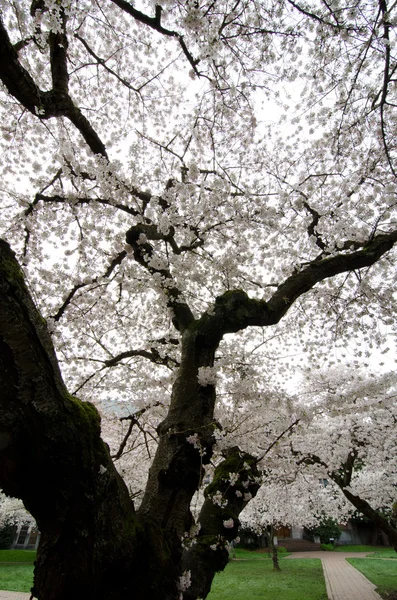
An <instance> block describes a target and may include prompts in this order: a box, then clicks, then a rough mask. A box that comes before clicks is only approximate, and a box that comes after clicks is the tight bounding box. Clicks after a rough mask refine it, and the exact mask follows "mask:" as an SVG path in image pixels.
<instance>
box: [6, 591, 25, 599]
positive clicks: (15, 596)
mask: <svg viewBox="0 0 397 600" xmlns="http://www.w3.org/2000/svg"><path fill="white" fill-rule="evenodd" d="M29 598H30V594H24V593H22V592H2V591H1V590H0V600H29Z"/></svg>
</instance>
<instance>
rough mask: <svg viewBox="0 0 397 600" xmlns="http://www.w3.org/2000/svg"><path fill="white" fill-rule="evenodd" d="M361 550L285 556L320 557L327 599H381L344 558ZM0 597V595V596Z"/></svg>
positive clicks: (355, 556) (370, 584) (298, 553)
mask: <svg viewBox="0 0 397 600" xmlns="http://www.w3.org/2000/svg"><path fill="white" fill-rule="evenodd" d="M365 556H367V555H366V554H364V553H363V552H322V551H320V552H293V553H292V554H290V555H289V556H287V557H286V558H287V559H288V558H292V559H294V558H320V559H321V562H322V565H323V571H324V578H325V583H326V586H327V594H328V598H329V600H382V598H381V596H379V594H377V592H375V585H374V584H373V583H371V582H370V581H368V579H367V578H366V577H364V575H362V573H360V572H359V571H357V569H355V568H354V567H352V565H351V564H349V563H348V562H347V560H346V558H364V557H365ZM0 598H1V596H0Z"/></svg>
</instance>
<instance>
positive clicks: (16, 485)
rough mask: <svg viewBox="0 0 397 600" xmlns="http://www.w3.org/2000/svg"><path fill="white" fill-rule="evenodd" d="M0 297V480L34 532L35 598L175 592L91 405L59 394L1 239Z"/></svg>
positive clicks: (174, 570) (156, 531) (163, 545)
mask: <svg viewBox="0 0 397 600" xmlns="http://www.w3.org/2000/svg"><path fill="white" fill-rule="evenodd" d="M0 294H1V298H2V303H1V310H0V381H1V399H0V487H1V488H2V489H3V490H4V491H5V493H6V494H9V495H11V496H14V497H18V498H22V500H23V501H24V503H25V506H26V508H27V509H28V510H29V511H30V512H31V513H32V515H33V516H34V517H35V519H36V520H37V524H38V527H39V529H40V531H41V541H40V546H39V552H38V557H37V562H36V567H35V579H34V590H33V593H34V595H35V596H36V597H38V598H40V599H42V600H63V599H65V600H66V599H70V598H85V599H89V598H95V599H101V598H103V599H105V598H106V600H113V599H114V600H119V599H121V598H125V597H130V598H136V599H140V600H143V599H145V598H146V599H147V598H149V597H150V598H158V599H160V598H161V599H164V598H167V599H171V598H175V597H176V594H177V591H176V584H175V582H176V580H177V575H178V567H177V565H176V564H175V560H174V558H175V549H173V548H172V546H171V545H170V544H169V543H168V541H167V539H166V536H165V535H164V534H163V532H162V530H161V528H158V527H154V526H153V525H152V524H151V523H150V522H148V521H145V519H143V518H142V517H139V518H138V517H137V515H136V513H135V511H134V506H133V503H132V502H131V500H130V498H129V495H128V491H127V488H126V486H125V484H124V482H123V481H122V479H121V478H120V476H119V475H118V473H117V471H116V470H115V468H114V466H113V463H112V461H111V459H110V456H109V452H108V449H107V446H106V445H105V444H104V442H103V441H102V439H101V437H100V418H99V415H98V413H97V411H96V409H95V407H94V406H93V405H91V404H89V403H86V402H80V401H79V400H78V399H76V398H73V397H71V396H69V394H68V393H67V390H66V388H65V385H64V383H63V381H62V377H61V374H60V371H59V368H58V364H57V360H56V356H55V353H54V350H53V347H52V342H51V338H50V336H49V334H48V331H47V328H46V324H45V322H44V321H43V319H42V318H41V316H40V315H39V313H38V311H37V309H36V307H35V306H34V304H33V302H32V300H31V297H30V294H29V292H28V290H27V288H26V286H25V283H24V280H23V276H22V273H21V271H20V269H19V266H18V264H17V262H16V260H15V257H14V255H13V253H12V252H11V250H10V248H9V246H8V245H7V244H6V243H4V242H0ZM178 552H179V548H178Z"/></svg>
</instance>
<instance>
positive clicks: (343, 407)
mask: <svg viewBox="0 0 397 600" xmlns="http://www.w3.org/2000/svg"><path fill="white" fill-rule="evenodd" d="M311 379H312V384H313V383H314V381H313V378H311ZM314 389H316V396H317V398H316V401H315V404H316V405H317V408H316V409H315V414H314V417H313V420H312V422H311V426H310V429H311V431H310V430H309V431H308V430H306V431H305V433H304V436H302V434H300V433H298V432H296V433H297V436H296V439H295V440H293V441H292V443H291V449H292V452H293V454H294V456H295V457H296V458H297V461H296V466H297V468H298V469H299V467H300V465H303V466H304V467H309V468H308V469H307V468H305V470H304V472H306V474H308V473H310V472H311V468H312V477H313V480H314V481H316V479H317V481H318V480H320V479H321V478H324V477H325V478H327V480H328V481H329V483H330V484H333V485H330V486H327V489H326V491H327V492H329V493H328V494H327V495H328V498H329V499H330V500H331V502H330V504H332V503H333V504H334V506H335V508H336V512H335V513H334V514H333V515H331V516H333V517H334V518H335V519H337V520H339V521H342V520H343V516H345V518H346V516H347V515H348V514H349V512H348V511H349V509H350V511H351V509H352V507H354V509H356V510H357V511H358V512H359V513H361V514H363V515H365V516H366V517H367V518H368V519H370V520H371V521H372V522H373V523H374V524H375V525H376V526H377V527H378V528H379V529H381V530H382V531H383V532H384V533H385V534H386V535H387V537H388V539H389V541H390V544H391V545H392V546H393V547H394V549H395V550H396V551H397V529H396V520H395V519H396V485H397V465H396V451H395V427H396V409H397V405H396V379H395V375H394V373H389V374H387V375H384V376H383V377H382V376H378V377H377V378H375V379H374V380H372V381H371V379H369V378H368V377H365V376H362V375H357V374H356V375H353V376H352V374H351V373H349V375H348V378H347V376H346V374H345V375H344V374H343V372H341V371H340V370H339V372H338V373H330V374H328V377H326V378H324V377H318V378H317V385H315V386H313V385H312V390H314ZM312 393H313V392H312ZM337 492H339V493H337ZM343 500H347V501H348V502H347V504H346V502H343ZM314 505H316V503H315V504H314ZM346 509H347V511H346ZM327 512H328V511H327ZM338 512H339V514H338Z"/></svg>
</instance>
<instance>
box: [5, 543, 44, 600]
mask: <svg viewBox="0 0 397 600" xmlns="http://www.w3.org/2000/svg"><path fill="white" fill-rule="evenodd" d="M35 558H36V552H35V551H34V550H0V563H8V564H0V590H8V591H12V592H29V591H30V588H31V587H32V585H33V562H34V560H35ZM13 563H16V564H13ZM18 563H20V564H18ZM23 563H24V564H23Z"/></svg>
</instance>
